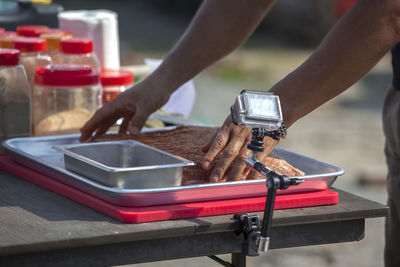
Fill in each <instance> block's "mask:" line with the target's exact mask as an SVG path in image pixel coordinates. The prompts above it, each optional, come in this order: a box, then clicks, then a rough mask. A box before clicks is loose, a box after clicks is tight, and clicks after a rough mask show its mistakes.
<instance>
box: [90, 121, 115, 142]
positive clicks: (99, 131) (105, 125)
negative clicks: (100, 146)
mask: <svg viewBox="0 0 400 267" xmlns="http://www.w3.org/2000/svg"><path fill="white" fill-rule="evenodd" d="M115 122H116V119H112V120H108V121H104V122H103V124H102V125H101V126H100V127H99V128H97V129H96V130H95V132H94V134H93V137H92V139H96V138H97V137H99V136H102V135H103V134H105V133H106V132H107V130H108V129H109V128H110V127H111V126H113V125H114V124H115Z"/></svg>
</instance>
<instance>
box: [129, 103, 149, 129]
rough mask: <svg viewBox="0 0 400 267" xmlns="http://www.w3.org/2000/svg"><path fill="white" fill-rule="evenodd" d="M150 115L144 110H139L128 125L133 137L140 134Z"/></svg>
mask: <svg viewBox="0 0 400 267" xmlns="http://www.w3.org/2000/svg"><path fill="white" fill-rule="evenodd" d="M149 115H150V114H149V113H148V112H146V111H145V110H144V109H143V108H138V109H137V110H136V112H135V114H134V115H133V116H132V118H131V120H130V122H129V124H128V130H129V132H130V133H131V134H133V135H135V134H138V133H140V130H141V129H142V128H143V125H144V123H145V122H146V120H147V118H148V117H149Z"/></svg>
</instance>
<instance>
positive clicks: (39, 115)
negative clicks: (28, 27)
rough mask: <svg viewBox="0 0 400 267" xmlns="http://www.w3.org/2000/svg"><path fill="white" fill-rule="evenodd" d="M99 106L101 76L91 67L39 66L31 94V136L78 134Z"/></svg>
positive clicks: (66, 65)
mask: <svg viewBox="0 0 400 267" xmlns="http://www.w3.org/2000/svg"><path fill="white" fill-rule="evenodd" d="M100 106H101V85H100V77H99V73H98V72H97V71H93V69H92V68H91V67H90V66H88V65H74V64H58V65H49V66H46V67H39V68H37V70H36V76H35V86H34V89H33V92H32V135H34V136H43V135H57V134H71V133H79V129H80V128H81V127H82V126H83V125H84V124H85V123H86V121H87V120H89V119H90V117H91V116H92V115H93V114H94V112H95V111H96V110H97V109H98V108H99V107H100Z"/></svg>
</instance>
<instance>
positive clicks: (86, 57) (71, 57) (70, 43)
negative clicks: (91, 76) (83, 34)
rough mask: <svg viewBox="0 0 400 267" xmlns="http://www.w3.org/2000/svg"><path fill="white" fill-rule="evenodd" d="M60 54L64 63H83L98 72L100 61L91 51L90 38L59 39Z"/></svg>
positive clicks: (91, 43)
mask: <svg viewBox="0 0 400 267" xmlns="http://www.w3.org/2000/svg"><path fill="white" fill-rule="evenodd" d="M60 45H61V56H62V58H63V63H66V64H85V65H89V66H91V67H92V69H93V70H96V71H97V72H99V73H100V68H101V67H100V63H99V59H98V58H97V56H96V54H95V53H93V41H92V39H90V38H70V39H63V40H61V43H60Z"/></svg>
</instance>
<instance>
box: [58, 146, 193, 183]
mask: <svg viewBox="0 0 400 267" xmlns="http://www.w3.org/2000/svg"><path fill="white" fill-rule="evenodd" d="M54 149H56V150H57V151H60V152H61V153H63V154H64V165H65V169H67V170H68V171H72V172H74V173H77V174H79V175H82V176H85V177H88V178H90V179H92V180H94V181H96V182H99V183H102V184H103V185H106V186H110V187H117V188H122V189H127V188H135V189H146V188H160V187H170V186H180V185H181V183H182V169H183V167H187V166H193V165H195V163H194V162H192V161H189V160H186V159H183V158H181V157H177V156H174V155H172V154H170V153H167V152H165V151H162V150H159V149H156V148H154V147H151V146H148V145H145V144H143V143H140V142H137V141H133V140H125V141H114V142H99V143H82V144H69V145H61V146H55V147H54Z"/></svg>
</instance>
